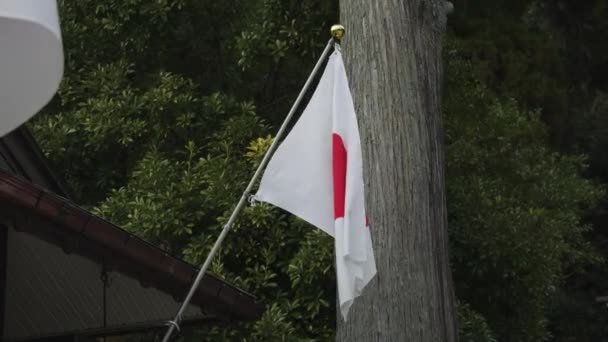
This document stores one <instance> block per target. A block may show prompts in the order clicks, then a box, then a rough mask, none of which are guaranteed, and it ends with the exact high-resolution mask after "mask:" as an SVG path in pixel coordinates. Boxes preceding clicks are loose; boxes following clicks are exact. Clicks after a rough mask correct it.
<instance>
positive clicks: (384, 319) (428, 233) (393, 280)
mask: <svg viewBox="0 0 608 342" xmlns="http://www.w3.org/2000/svg"><path fill="white" fill-rule="evenodd" d="M340 16H341V20H342V23H343V24H344V26H345V27H346V36H345V37H344V38H343V46H342V51H343V54H344V56H345V63H346V68H347V72H348V74H349V80H350V87H351V89H352V93H353V99H354V102H355V107H356V109H357V113H358V115H359V124H360V129H361V137H362V143H363V146H362V148H363V156H364V159H365V161H364V169H365V175H366V190H367V198H366V203H367V211H368V215H369V218H370V226H371V229H372V235H373V236H372V238H373V240H374V251H375V255H376V262H377V267H378V274H377V275H376V278H375V279H374V280H373V281H372V282H371V283H370V284H369V285H368V286H367V287H366V289H365V290H364V293H363V295H362V296H361V297H359V298H358V299H357V300H355V304H354V305H353V308H352V309H351V311H350V314H349V317H348V322H346V323H344V322H343V321H342V318H341V317H340V315H339V313H338V332H337V340H338V341H348V342H353V341H366V342H368V341H382V342H386V341H405V342H413V341H416V342H417V341H432V342H437V341H456V340H457V333H456V322H455V320H456V318H455V306H454V295H453V289H452V280H451V272H450V268H449V258H448V236H447V222H446V219H447V218H446V206H445V192H444V151H443V136H442V125H441V85H442V55H441V46H442V36H443V33H444V30H445V21H446V17H445V16H446V14H445V7H444V1H438V0H426V1H425V0H374V1H370V0H342V1H340Z"/></svg>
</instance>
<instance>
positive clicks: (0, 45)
mask: <svg viewBox="0 0 608 342" xmlns="http://www.w3.org/2000/svg"><path fill="white" fill-rule="evenodd" d="M62 75H63V48H62V44H61V31H60V29H59V17H58V15H57V4H56V2H55V0H0V137H1V136H4V135H5V134H6V133H9V132H10V131H12V130H13V129H15V128H17V127H19V126H20V125H21V124H23V123H24V122H26V121H27V120H28V119H29V118H31V117H32V116H33V115H34V114H36V113H37V112H38V111H39V110H40V109H41V108H42V107H44V105H46V104H47V103H48V102H49V101H50V100H51V98H52V97H53V95H54V94H55V92H56V91H57V88H58V86H59V83H60V81H61V76H62Z"/></svg>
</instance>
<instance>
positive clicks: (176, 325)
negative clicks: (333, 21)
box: [163, 37, 334, 342]
mask: <svg viewBox="0 0 608 342" xmlns="http://www.w3.org/2000/svg"><path fill="white" fill-rule="evenodd" d="M333 45H334V38H333V37H332V38H331V39H330V40H329V42H327V45H326V46H325V49H324V50H323V53H322V54H321V57H319V60H318V61H317V64H315V67H314V68H313V69H312V72H311V73H310V76H308V79H307V80H306V83H304V87H302V90H300V94H298V97H297V98H296V100H295V102H294V103H293V105H292V106H291V109H290V110H289V113H288V114H287V117H286V118H285V121H283V124H282V125H281V128H279V131H278V132H277V135H276V136H275V138H274V140H273V141H272V144H271V145H270V147H269V148H268V151H266V154H265V155H264V158H262V162H261V163H260V165H259V166H258V168H257V170H256V171H255V173H254V174H253V177H252V178H251V180H250V181H249V184H248V185H247V188H245V191H244V192H243V195H242V196H241V199H240V200H239V202H238V204H237V205H236V207H235V208H234V211H233V212H232V214H231V215H230V218H229V219H228V222H227V223H226V225H224V228H223V229H222V232H221V233H220V236H219V237H218V238H217V240H216V241H215V244H214V245H213V248H211V251H210V252H209V255H207V259H206V260H205V263H203V267H201V269H200V271H199V272H198V275H197V276H196V279H195V280H194V283H193V284H192V287H191V288H190V291H189V292H188V295H187V296H186V298H185V299H184V301H183V302H182V305H181V306H180V308H179V310H178V311H177V314H176V315H175V318H174V319H173V321H169V322H168V326H169V327H168V328H167V333H166V334H165V337H164V338H163V342H168V341H169V339H170V338H171V334H173V330H175V329H176V328H178V329H179V323H180V321H181V317H182V314H183V313H184V311H185V310H186V307H187V306H188V304H189V303H190V301H191V300H192V297H193V296H194V293H195V292H196V290H197V289H198V286H199V285H200V282H201V280H202V279H203V276H204V275H205V273H206V272H207V269H208V268H209V265H210V264H211V261H212V260H213V257H214V256H215V254H216V253H217V251H218V250H219V248H220V245H221V244H222V242H223V241H224V238H226V235H227V234H228V231H230V228H232V224H233V223H234V221H235V220H236V217H237V215H238V214H239V213H240V211H241V210H242V209H243V206H244V205H245V203H247V198H248V197H249V194H250V193H251V190H252V189H253V186H254V185H255V182H256V180H257V179H258V177H260V175H261V174H262V171H263V170H264V168H265V167H266V164H268V161H269V160H270V157H271V156H272V154H273V152H274V150H275V149H276V148H277V146H278V145H279V141H280V140H281V137H282V136H283V134H284V133H285V130H286V129H287V126H288V125H289V122H290V121H291V118H292V117H293V116H294V114H295V112H296V110H297V109H298V107H299V106H300V102H302V99H303V98H304V95H306V92H307V91H308V88H310V85H311V84H312V82H313V79H314V78H315V76H316V75H317V73H318V72H319V69H320V68H321V65H322V64H323V61H324V60H325V59H326V58H327V55H329V52H330V51H331V48H332V47H333Z"/></svg>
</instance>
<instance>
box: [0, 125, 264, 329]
mask: <svg viewBox="0 0 608 342" xmlns="http://www.w3.org/2000/svg"><path fill="white" fill-rule="evenodd" d="M2 168H8V169H10V170H11V171H12V172H10V171H5V170H2ZM15 173H17V174H19V175H20V176H18V175H15ZM35 183H37V184H35ZM0 203H2V205H1V206H0V208H2V211H3V212H5V214H15V215H17V216H19V217H27V218H28V219H34V220H42V221H45V222H49V223H52V224H45V225H22V229H30V230H31V231H28V232H29V233H31V234H33V235H36V236H37V237H39V238H41V239H44V240H46V241H49V242H51V243H53V244H56V245H58V246H60V247H61V248H62V249H63V250H64V251H65V252H66V253H75V254H78V255H81V256H84V257H86V258H89V259H96V260H98V259H99V258H100V257H102V258H103V259H104V260H105V262H106V263H107V267H109V268H110V269H112V270H116V271H118V272H121V273H124V274H127V275H130V276H132V277H133V278H135V279H137V280H139V281H140V283H141V284H142V285H144V286H150V287H154V288H157V289H159V290H161V291H162V292H165V293H168V294H171V295H172V296H173V297H174V298H176V300H179V299H181V298H183V296H185V295H186V293H187V291H188V289H189V287H190V285H191V284H192V282H193V280H194V278H195V277H196V274H197V272H198V269H197V268H195V267H194V266H192V265H191V264H189V263H187V262H185V261H183V260H181V259H179V258H176V257H174V256H171V255H169V254H168V253H166V252H165V251H163V250H161V249H160V248H158V247H156V246H154V245H151V244H149V243H147V242H145V241H143V240H142V239H139V238H138V237H136V236H135V235H133V234H131V233H129V232H127V231H125V230H123V229H121V228H120V227H117V226H116V225H113V224H112V223H110V222H108V221H106V220H104V219H103V218H101V217H98V216H96V215H93V214H92V213H90V212H88V211H87V210H85V209H83V208H81V207H79V206H78V205H77V204H75V203H74V202H73V201H72V200H70V199H69V198H68V194H67V193H66V191H65V189H64V188H63V187H62V185H61V182H60V181H59V180H58V179H57V177H55V176H54V175H53V174H52V172H51V170H50V169H49V167H48V166H47V165H46V163H45V162H44V157H43V155H42V153H41V152H40V150H39V148H38V146H37V145H36V143H35V141H34V139H33V138H32V137H31V135H30V134H29V133H28V132H27V130H26V129H25V128H20V129H18V130H16V131H14V132H12V133H11V134H9V135H8V136H6V137H4V138H2V140H1V141H0ZM23 227H25V228H23ZM27 227H35V228H34V229H31V228H27ZM193 303H194V304H196V305H198V306H200V307H202V308H204V309H205V311H206V312H208V313H210V314H213V315H214V316H217V317H218V318H221V319H239V320H252V319H256V318H258V317H259V316H260V315H261V313H262V312H263V306H262V305H261V304H259V303H257V302H256V301H255V299H254V297H253V296H251V295H250V294H247V293H245V292H244V291H242V290H239V289H238V288H236V287H234V286H231V285H229V284H227V283H226V282H224V281H222V280H220V279H218V278H216V277H214V276H211V275H206V276H205V277H204V278H203V280H202V282H201V285H200V286H199V288H198V290H197V292H196V294H195V296H194V298H193Z"/></svg>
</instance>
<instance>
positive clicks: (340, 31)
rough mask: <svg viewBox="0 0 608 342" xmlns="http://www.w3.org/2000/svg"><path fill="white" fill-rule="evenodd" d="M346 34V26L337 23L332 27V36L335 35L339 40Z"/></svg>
mask: <svg viewBox="0 0 608 342" xmlns="http://www.w3.org/2000/svg"><path fill="white" fill-rule="evenodd" d="M345 34H346V30H345V29H344V26H342V25H339V24H336V25H332V27H331V36H332V37H334V38H335V39H337V40H340V39H342V37H344V35H345Z"/></svg>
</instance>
